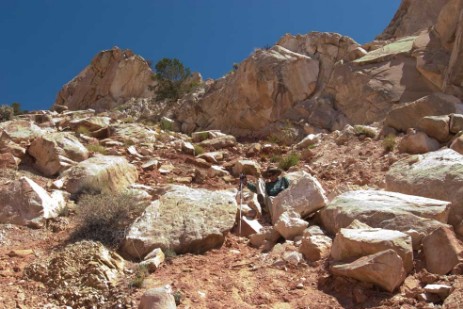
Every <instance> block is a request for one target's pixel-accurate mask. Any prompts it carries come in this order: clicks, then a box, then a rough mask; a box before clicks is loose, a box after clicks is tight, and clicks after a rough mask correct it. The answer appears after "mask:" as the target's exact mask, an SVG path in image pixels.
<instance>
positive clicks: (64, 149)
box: [27, 132, 89, 176]
mask: <svg viewBox="0 0 463 309" xmlns="http://www.w3.org/2000/svg"><path fill="white" fill-rule="evenodd" d="M27 152H28V153H29V154H30V155H31V156H32V157H33V158H34V159H35V166H36V167H37V169H38V170H39V171H40V172H41V173H43V174H44V175H45V176H53V175H56V174H58V173H59V172H61V171H63V170H64V169H66V168H68V167H69V166H70V164H69V160H72V161H75V162H80V161H83V160H86V159H87V158H88V155H89V153H88V150H87V148H85V146H84V145H82V143H81V142H80V141H79V140H78V139H77V137H75V136H74V135H73V134H70V133H65V132H57V133H50V134H44V135H42V136H40V137H38V138H36V139H34V140H33V141H32V143H31V145H30V146H29V148H28V150H27Z"/></svg>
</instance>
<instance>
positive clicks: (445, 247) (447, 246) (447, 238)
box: [423, 228, 463, 275]
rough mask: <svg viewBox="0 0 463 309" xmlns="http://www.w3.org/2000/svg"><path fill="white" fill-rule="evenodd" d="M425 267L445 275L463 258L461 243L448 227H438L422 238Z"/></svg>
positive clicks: (432, 271)
mask: <svg viewBox="0 0 463 309" xmlns="http://www.w3.org/2000/svg"><path fill="white" fill-rule="evenodd" d="M423 252H424V257H425V260H426V269H427V270H428V271H429V272H431V273H434V274H438V275H446V274H447V273H449V272H450V271H451V270H452V269H453V268H454V267H455V266H456V265H457V264H458V263H460V262H462V260H463V245H462V244H461V242H460V241H459V240H458V239H457V237H456V236H455V233H454V232H453V231H452V230H451V229H448V228H438V229H437V230H435V231H434V232H432V233H431V234H430V235H428V236H426V237H425V238H424V239H423Z"/></svg>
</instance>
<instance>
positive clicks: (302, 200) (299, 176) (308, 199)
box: [270, 171, 328, 223]
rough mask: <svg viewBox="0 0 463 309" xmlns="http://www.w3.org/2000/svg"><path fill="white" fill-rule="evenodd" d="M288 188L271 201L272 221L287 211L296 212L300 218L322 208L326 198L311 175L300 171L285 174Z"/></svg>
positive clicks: (326, 200)
mask: <svg viewBox="0 0 463 309" xmlns="http://www.w3.org/2000/svg"><path fill="white" fill-rule="evenodd" d="M287 177H288V178H289V179H291V180H290V184H289V188H288V189H286V190H284V191H282V192H281V193H280V194H278V195H277V196H276V197H275V198H274V199H273V202H272V206H271V207H272V210H271V212H270V213H271V214H272V222H273V223H276V222H277V221H278V219H279V218H280V216H281V214H283V213H284V212H287V211H293V212H296V213H298V214H299V215H300V216H301V217H302V218H306V217H307V216H309V215H310V214H312V213H314V212H316V211H317V210H319V209H321V208H323V207H324V206H326V204H327V203H328V199H327V197H326V194H325V190H323V188H322V186H321V184H320V182H318V180H317V179H316V178H315V177H313V176H312V175H310V174H308V173H306V172H304V171H302V172H295V173H290V174H288V175H287Z"/></svg>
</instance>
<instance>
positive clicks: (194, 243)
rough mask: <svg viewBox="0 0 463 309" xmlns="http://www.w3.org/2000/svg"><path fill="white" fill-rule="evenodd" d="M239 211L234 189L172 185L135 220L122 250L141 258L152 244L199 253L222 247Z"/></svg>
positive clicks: (164, 248) (180, 251)
mask: <svg viewBox="0 0 463 309" xmlns="http://www.w3.org/2000/svg"><path fill="white" fill-rule="evenodd" d="M236 212H237V204H236V201H235V197H234V193H233V192H230V191H209V190H204V189H192V188H189V187H185V186H171V187H170V189H169V191H167V192H166V193H165V194H164V195H162V196H161V197H160V198H159V200H157V201H154V202H153V203H152V204H151V205H150V206H149V207H148V208H147V209H146V211H145V213H144V214H143V215H142V216H141V217H139V218H138V219H137V220H136V221H135V222H134V224H132V226H131V227H130V229H129V232H128V234H127V236H126V238H125V240H124V244H123V251H124V252H125V253H126V254H128V255H130V256H131V257H134V258H142V257H144V256H145V255H146V254H147V253H148V252H150V251H151V250H152V249H153V248H161V249H162V250H163V251H166V250H174V251H175V252H177V253H187V252H194V253H200V252H205V251H207V250H209V249H212V248H217V247H220V246H221V245H222V243H223V241H224V239H225V238H224V235H225V233H227V232H228V231H229V230H230V229H231V228H232V227H233V225H234V223H235V219H236Z"/></svg>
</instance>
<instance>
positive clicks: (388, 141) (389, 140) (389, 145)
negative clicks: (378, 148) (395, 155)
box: [383, 134, 396, 152]
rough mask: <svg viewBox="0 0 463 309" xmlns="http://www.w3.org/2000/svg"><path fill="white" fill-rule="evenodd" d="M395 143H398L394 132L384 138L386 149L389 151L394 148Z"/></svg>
mask: <svg viewBox="0 0 463 309" xmlns="http://www.w3.org/2000/svg"><path fill="white" fill-rule="evenodd" d="M395 145H396V141H395V135H394V134H389V135H388V136H386V137H385V138H384V140H383V147H384V151H386V152H389V151H392V150H394V148H395Z"/></svg>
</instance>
